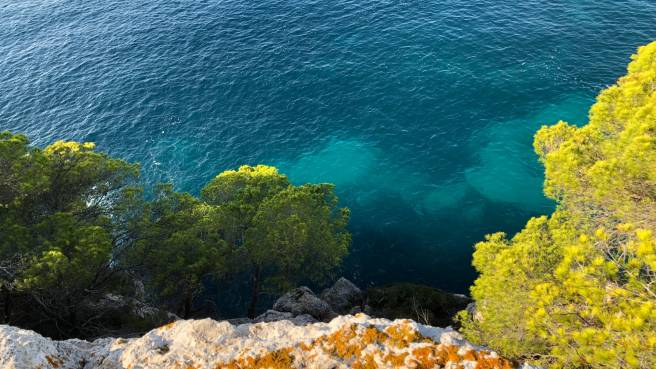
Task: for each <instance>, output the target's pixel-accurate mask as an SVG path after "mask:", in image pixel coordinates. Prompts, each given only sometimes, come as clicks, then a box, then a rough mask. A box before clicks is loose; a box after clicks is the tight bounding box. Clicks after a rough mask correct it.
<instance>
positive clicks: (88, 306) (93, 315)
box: [80, 293, 180, 334]
mask: <svg viewBox="0 0 656 369" xmlns="http://www.w3.org/2000/svg"><path fill="white" fill-rule="evenodd" d="M80 318H81V319H82V320H91V319H95V320H96V321H98V322H99V323H100V324H102V325H103V326H104V327H107V328H109V329H112V330H115V331H119V332H123V333H124V334H129V333H131V332H130V331H134V332H132V333H139V332H145V331H148V330H150V329H153V328H155V327H157V326H160V325H162V324H166V323H169V322H172V321H174V320H178V319H180V318H179V317H178V316H177V315H175V314H173V313H170V312H168V311H165V310H162V309H158V308H156V307H153V306H151V305H148V304H146V303H145V302H143V301H140V300H138V299H135V298H133V297H126V296H123V295H116V294H111V293H107V294H104V295H102V296H100V297H98V298H96V299H88V300H86V301H84V302H83V303H82V308H81V310H80Z"/></svg>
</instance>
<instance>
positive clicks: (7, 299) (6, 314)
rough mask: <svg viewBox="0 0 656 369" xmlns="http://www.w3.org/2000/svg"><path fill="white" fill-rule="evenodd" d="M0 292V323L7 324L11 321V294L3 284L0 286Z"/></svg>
mask: <svg viewBox="0 0 656 369" xmlns="http://www.w3.org/2000/svg"><path fill="white" fill-rule="evenodd" d="M0 290H2V304H1V305H2V320H0V323H4V324H9V323H10V321H9V320H10V319H11V294H10V292H9V289H8V288H7V286H5V285H4V284H2V286H1V287H0Z"/></svg>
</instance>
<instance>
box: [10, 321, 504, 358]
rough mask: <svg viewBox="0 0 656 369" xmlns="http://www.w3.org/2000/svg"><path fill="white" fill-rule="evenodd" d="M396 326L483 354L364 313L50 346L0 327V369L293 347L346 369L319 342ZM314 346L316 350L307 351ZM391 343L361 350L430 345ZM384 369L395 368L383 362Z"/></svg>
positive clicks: (179, 327) (240, 354)
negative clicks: (338, 335)
mask: <svg viewBox="0 0 656 369" xmlns="http://www.w3.org/2000/svg"><path fill="white" fill-rule="evenodd" d="M393 326H394V327H397V326H398V327H403V328H404V329H411V330H413V331H416V332H418V333H420V334H421V336H423V337H426V338H430V339H431V340H432V341H433V342H434V345H456V346H457V348H459V351H463V352H464V351H468V350H482V348H480V347H476V346H473V345H471V344H469V343H468V342H466V341H465V340H464V339H463V338H462V337H461V336H460V335H459V334H458V333H457V332H455V331H453V330H450V329H441V328H436V327H430V326H425V325H422V324H418V323H415V322H412V321H409V320H397V321H389V320H386V319H373V318H370V317H368V316H366V315H364V314H359V315H357V316H340V317H337V318H335V319H333V320H332V321H331V322H329V323H314V324H307V325H297V324H295V323H294V322H290V321H286V320H283V321H275V322H270V323H256V324H241V325H232V324H230V323H229V322H227V321H223V322H217V321H214V320H211V319H204V320H180V321H176V322H174V323H171V324H168V325H166V326H163V327H160V328H157V329H155V330H152V331H150V332H148V333H147V334H145V335H144V336H143V337H140V338H133V339H122V338H104V339H99V340H96V341H93V342H87V341H81V340H68V341H53V340H50V339H48V338H44V337H42V336H40V335H38V334H36V333H34V332H31V331H27V330H22V329H19V328H15V327H11V326H6V325H0V369H69V368H76V369H125V368H131V369H168V368H183V367H193V368H195V369H213V368H216V367H217V365H221V364H227V363H231V362H234V361H235V360H240V359H245V358H248V357H261V356H262V355H265V354H267V353H271V352H275V351H278V350H283V349H285V350H291V352H292V353H293V356H294V360H295V361H294V366H295V367H306V368H315V369H329V368H347V367H348V363H346V362H344V361H343V360H342V361H340V360H341V359H340V358H339V357H337V356H335V355H332V353H331V352H332V351H331V350H332V349H330V350H325V346H323V349H324V351H322V346H321V344H322V343H320V342H322V340H321V339H320V338H322V337H324V336H328V335H331V334H333V333H336V332H338V331H339V332H343V331H344V330H345V329H346V331H347V332H349V330H351V329H356V330H358V329H359V330H360V332H364V331H363V330H364V329H366V328H367V327H374V328H376V329H377V330H379V331H380V332H385V331H386V329H389V328H390V327H393ZM317 342H319V343H317ZM347 343H349V342H347ZM350 343H352V342H350ZM313 344H316V346H306V345H313ZM323 344H324V345H325V344H326V343H325V342H324V343H323ZM328 345H330V343H328ZM386 345H387V344H385V343H382V344H381V343H380V342H379V343H377V344H371V345H370V346H367V347H366V348H365V350H364V351H363V352H374V351H375V350H378V351H377V352H379V353H382V354H388V353H396V354H398V353H402V352H411V350H412V349H415V348H421V347H424V346H425V345H426V343H424V341H416V342H414V341H413V343H410V344H409V345H408V346H407V347H405V348H399V347H395V346H394V345H390V346H389V347H388V346H386ZM308 347H310V349H308ZM308 350H309V351H308ZM381 350H382V351H381ZM486 355H488V356H490V355H496V354H493V353H486ZM381 357H382V356H381ZM376 360H377V361H378V360H379V359H376ZM474 364H476V363H475V362H471V361H467V362H463V365H464V367H469V366H472V365H474ZM381 368H390V366H389V365H388V364H385V363H383V362H381Z"/></svg>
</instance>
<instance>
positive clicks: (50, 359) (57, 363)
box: [46, 355, 63, 369]
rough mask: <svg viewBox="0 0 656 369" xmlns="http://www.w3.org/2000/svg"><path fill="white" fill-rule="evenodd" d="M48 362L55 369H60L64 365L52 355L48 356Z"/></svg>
mask: <svg viewBox="0 0 656 369" xmlns="http://www.w3.org/2000/svg"><path fill="white" fill-rule="evenodd" d="M46 360H47V361H48V364H50V366H52V367H53V368H55V369H57V368H59V367H60V366H61V365H62V363H63V361H62V360H61V359H58V358H56V357H52V356H50V355H46Z"/></svg>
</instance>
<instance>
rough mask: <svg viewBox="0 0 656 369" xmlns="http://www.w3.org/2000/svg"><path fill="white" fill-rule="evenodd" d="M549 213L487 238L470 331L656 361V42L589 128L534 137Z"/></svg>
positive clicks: (566, 351) (479, 255) (518, 345)
mask: <svg viewBox="0 0 656 369" xmlns="http://www.w3.org/2000/svg"><path fill="white" fill-rule="evenodd" d="M534 146H535V150H536V152H537V153H538V155H539V157H540V160H541V162H542V163H543V164H544V166H545V174H546V176H545V177H546V179H545V193H546V194H547V195H548V196H549V197H551V198H553V199H554V200H556V201H558V207H557V210H556V211H555V212H554V214H552V215H551V216H550V217H548V218H547V217H540V218H536V219H532V220H531V221H529V222H528V224H527V225H526V227H525V228H524V230H522V231H521V232H520V233H518V234H517V235H516V236H514V237H513V238H512V239H507V238H506V237H505V235H504V234H494V235H490V236H488V238H487V240H486V241H485V242H482V243H480V244H478V245H477V246H476V252H475V253H474V266H475V267H476V268H477V270H478V271H479V272H480V277H479V278H478V280H477V281H476V283H475V285H474V286H473V287H472V295H473V297H474V299H475V300H476V304H477V314H475V315H474V316H468V315H467V314H464V313H463V314H461V316H462V317H463V324H464V331H465V333H466V334H467V335H468V336H469V338H471V339H474V340H476V341H478V342H481V343H485V344H488V345H490V346H492V347H494V348H496V349H499V350H501V351H502V352H503V353H505V354H508V355H512V356H515V357H523V358H529V359H534V360H536V361H538V362H542V363H546V364H549V365H550V366H552V367H565V368H641V369H643V368H644V369H647V368H653V367H654V366H656V355H655V354H654V353H655V352H656V238H655V236H656V234H654V232H655V231H656V43H652V44H650V45H647V46H644V47H642V48H640V50H639V51H638V53H637V55H635V56H634V57H633V61H632V62H631V63H630V64H629V67H628V74H627V75H626V76H625V77H622V78H621V79H620V80H619V81H618V83H617V84H616V85H614V86H611V87H609V88H608V89H606V90H604V91H603V92H602V93H601V94H600V95H599V97H598V98H597V102H596V103H595V104H594V105H593V106H592V108H591V110H590V120H589V123H588V124H587V125H585V126H583V127H581V128H577V127H574V126H571V125H569V124H567V123H565V122H559V123H558V124H556V125H554V126H552V127H543V128H542V129H541V130H540V131H539V132H538V133H537V134H536V136H535V145H534Z"/></svg>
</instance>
